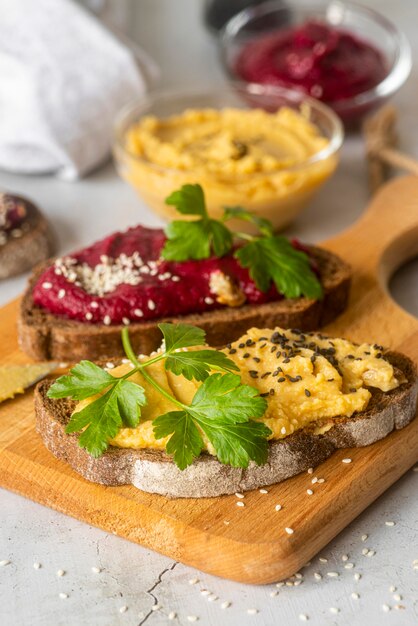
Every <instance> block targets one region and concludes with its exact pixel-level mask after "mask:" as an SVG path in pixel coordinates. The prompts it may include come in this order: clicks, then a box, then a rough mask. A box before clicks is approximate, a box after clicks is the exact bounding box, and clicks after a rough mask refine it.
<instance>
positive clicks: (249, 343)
mask: <svg viewBox="0 0 418 626" xmlns="http://www.w3.org/2000/svg"><path fill="white" fill-rule="evenodd" d="M245 343H246V345H247V346H253V345H254V343H255V342H254V341H253V340H252V339H247V341H246V342H245Z"/></svg>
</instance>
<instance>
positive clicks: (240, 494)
mask: <svg viewBox="0 0 418 626" xmlns="http://www.w3.org/2000/svg"><path fill="white" fill-rule="evenodd" d="M235 495H236V497H237V498H240V499H242V498H245V496H244V494H243V493H239V492H238V491H237V493H236V494H235Z"/></svg>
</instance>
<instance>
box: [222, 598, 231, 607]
mask: <svg viewBox="0 0 418 626" xmlns="http://www.w3.org/2000/svg"><path fill="white" fill-rule="evenodd" d="M230 606H231V603H230V602H229V601H228V600H226V601H225V602H222V604H221V609H229V607H230Z"/></svg>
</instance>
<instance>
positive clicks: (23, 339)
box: [18, 247, 351, 361]
mask: <svg viewBox="0 0 418 626" xmlns="http://www.w3.org/2000/svg"><path fill="white" fill-rule="evenodd" d="M310 251H311V254H312V256H313V258H314V259H315V261H316V263H317V265H318V268H319V271H320V275H321V282H322V286H323V290H324V297H323V299H322V300H309V299H308V298H298V299H295V300H289V299H284V300H279V301H277V302H269V303H267V304H260V305H244V306H242V307H239V308H234V309H231V308H222V309H217V310H215V311H208V312H205V313H199V314H191V315H184V316H181V317H175V318H164V319H158V320H152V321H144V322H138V323H133V324H130V326H129V334H130V338H131V341H132V344H133V346H134V349H135V350H136V351H137V352H138V353H142V354H150V353H151V352H152V351H153V350H156V349H157V348H158V347H159V345H160V344H161V332H160V330H159V328H158V324H159V323H160V322H175V323H176V322H177V323H178V322H183V323H187V324H193V325H194V326H199V327H200V328H202V329H203V330H204V331H205V332H206V340H207V342H208V343H209V344H210V345H212V346H220V345H225V344H226V343H228V342H230V341H234V340H235V339H237V338H238V337H240V335H242V334H244V333H245V331H246V330H247V328H251V327H252V326H255V327H260V328H263V327H267V328H274V327H275V326H281V327H283V328H300V329H301V330H303V331H309V330H314V329H318V328H320V327H321V326H324V325H325V324H327V323H328V322H330V321H331V320H333V319H334V318H335V317H337V315H339V314H340V313H342V311H344V309H345V308H346V306H347V301H348V295H349V289H350V279H351V270H350V267H349V266H348V265H347V263H345V262H344V261H342V260H341V259H340V258H339V257H338V256H336V255H334V254H332V253H331V252H328V251H327V250H323V249H321V248H317V247H311V248H310ZM44 269H45V265H43V266H42V267H40V268H39V269H38V270H37V271H36V272H35V273H34V275H33V276H32V278H31V279H30V281H29V285H28V288H27V290H26V292H25V294H24V296H23V299H22V303H21V308H20V315H19V319H18V334H19V343H20V346H21V348H22V350H24V351H25V352H26V353H27V354H28V355H29V356H31V357H32V358H34V359H39V360H47V359H53V360H58V361H78V360H80V359H83V358H89V359H92V360H97V359H102V358H110V357H113V356H122V354H123V350H122V344H121V341H120V333H121V330H122V328H123V326H121V325H115V326H105V325H104V324H88V323H83V322H78V321H73V320H68V319H65V318H63V317H58V316H56V315H53V314H51V313H49V312H48V311H46V310H44V309H41V308H40V307H37V306H35V305H34V302H33V299H32V289H33V286H34V284H35V283H36V281H37V279H38V277H39V276H40V274H41V273H42V271H43V270H44Z"/></svg>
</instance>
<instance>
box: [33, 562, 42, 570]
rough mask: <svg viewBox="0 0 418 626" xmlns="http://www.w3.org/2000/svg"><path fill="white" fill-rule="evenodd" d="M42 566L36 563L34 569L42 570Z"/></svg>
mask: <svg viewBox="0 0 418 626" xmlns="http://www.w3.org/2000/svg"><path fill="white" fill-rule="evenodd" d="M41 567H42V565H41V564H40V563H34V564H33V569H41Z"/></svg>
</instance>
